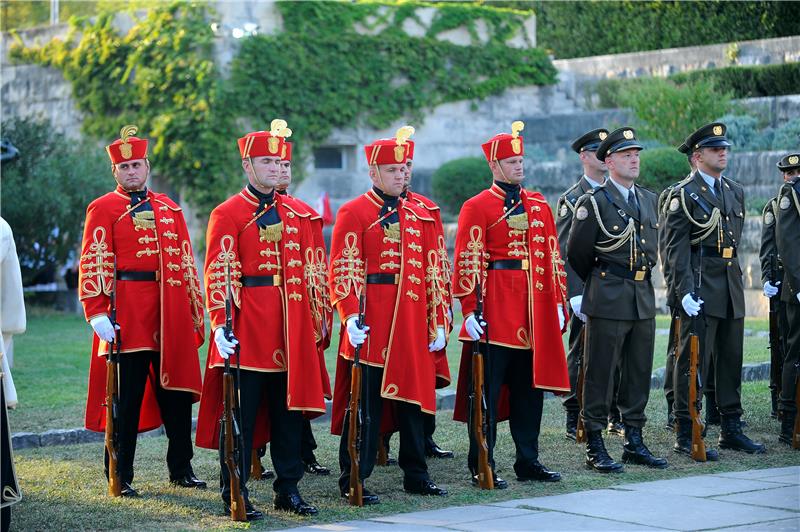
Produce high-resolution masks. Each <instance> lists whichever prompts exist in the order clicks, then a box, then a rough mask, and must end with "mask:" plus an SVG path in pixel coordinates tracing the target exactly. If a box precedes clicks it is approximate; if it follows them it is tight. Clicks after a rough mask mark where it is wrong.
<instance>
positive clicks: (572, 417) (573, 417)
mask: <svg viewBox="0 0 800 532" xmlns="http://www.w3.org/2000/svg"><path fill="white" fill-rule="evenodd" d="M578 415H579V413H578V412H576V411H573V410H567V439H568V440H572V441H575V435H576V434H577V432H578Z"/></svg>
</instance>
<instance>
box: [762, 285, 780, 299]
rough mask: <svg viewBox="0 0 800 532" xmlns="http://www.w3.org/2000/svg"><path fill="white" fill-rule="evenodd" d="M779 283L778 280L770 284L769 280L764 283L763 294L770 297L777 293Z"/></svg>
mask: <svg viewBox="0 0 800 532" xmlns="http://www.w3.org/2000/svg"><path fill="white" fill-rule="evenodd" d="M779 284H781V282H780V281H778V282H777V283H775V284H772V283H770V282H769V281H767V282H766V283H764V295H765V296H767V297H772V296H775V295H778V285H779Z"/></svg>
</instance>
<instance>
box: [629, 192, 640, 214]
mask: <svg viewBox="0 0 800 532" xmlns="http://www.w3.org/2000/svg"><path fill="white" fill-rule="evenodd" d="M628 205H630V206H631V208H632V209H633V212H635V213H636V217H637V218H638V217H639V202H637V201H636V194H635V193H634V192H633V189H630V190H629V191H628Z"/></svg>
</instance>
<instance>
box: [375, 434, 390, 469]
mask: <svg viewBox="0 0 800 532" xmlns="http://www.w3.org/2000/svg"><path fill="white" fill-rule="evenodd" d="M375 463H376V464H377V465H380V466H385V465H388V463H389V451H387V450H386V434H380V435H379V438H378V455H377V457H376V458H375Z"/></svg>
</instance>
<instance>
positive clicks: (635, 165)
mask: <svg viewBox="0 0 800 532" xmlns="http://www.w3.org/2000/svg"><path fill="white" fill-rule="evenodd" d="M606 165H607V166H608V171H609V173H610V174H612V175H613V176H614V177H617V178H620V179H623V180H625V181H633V180H635V179H636V178H637V177H639V150H625V151H618V152H616V153H612V154H611V155H609V156H608V157H606Z"/></svg>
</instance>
